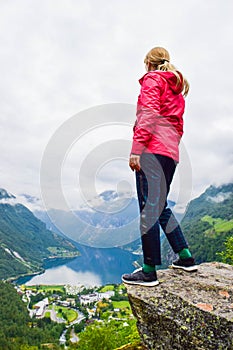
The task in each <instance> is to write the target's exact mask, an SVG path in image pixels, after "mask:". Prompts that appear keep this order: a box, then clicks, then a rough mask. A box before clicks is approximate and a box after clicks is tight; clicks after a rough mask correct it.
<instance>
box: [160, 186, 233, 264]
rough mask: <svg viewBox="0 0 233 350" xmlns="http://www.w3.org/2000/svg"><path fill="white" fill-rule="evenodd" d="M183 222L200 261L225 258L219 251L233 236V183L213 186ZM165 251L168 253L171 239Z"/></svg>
mask: <svg viewBox="0 0 233 350" xmlns="http://www.w3.org/2000/svg"><path fill="white" fill-rule="evenodd" d="M181 226H182V229H183V231H184V234H185V237H186V238H187V240H188V243H189V245H190V248H191V250H192V252H193V255H194V256H195V258H196V261H197V262H198V263H201V262H208V261H216V260H222V257H221V256H220V255H219V253H220V252H222V251H224V250H225V248H226V247H225V242H226V241H227V239H229V238H230V237H232V236H233V184H232V183H231V184H227V185H223V186H220V187H214V186H210V187H209V188H208V189H207V190H206V191H205V192H204V193H203V194H202V195H201V196H200V197H198V198H196V199H194V200H192V201H191V202H190V204H189V206H188V210H187V212H186V215H185V217H184V219H183V220H182V222H181ZM164 251H165V253H166V254H165V255H166V256H167V257H168V256H169V255H170V254H169V248H168V245H167V242H165V244H164Z"/></svg>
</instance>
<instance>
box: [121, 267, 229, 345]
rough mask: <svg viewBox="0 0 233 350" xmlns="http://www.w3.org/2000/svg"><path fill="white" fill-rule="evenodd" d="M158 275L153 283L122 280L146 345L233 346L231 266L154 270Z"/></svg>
mask: <svg viewBox="0 0 233 350" xmlns="http://www.w3.org/2000/svg"><path fill="white" fill-rule="evenodd" d="M158 278H159V281H160V284H159V285H158V286H156V287H141V286H132V285H126V287H127V291H128V296H129V301H130V304H131V307H132V310H133V313H134V316H135V317H136V318H137V321H138V330H139V333H140V335H141V338H142V342H143V344H144V345H145V346H146V348H147V349H148V350H149V349H153V350H155V349H161V350H165V349H166V350H170V349H171V350H178V349H179V350H181V349H190V350H207V349H208V350H218V349H219V350H221V349H222V350H233V266H230V265H226V264H223V263H203V264H201V265H199V269H198V271H197V272H192V273H187V272H184V271H181V270H173V269H168V270H159V271H158Z"/></svg>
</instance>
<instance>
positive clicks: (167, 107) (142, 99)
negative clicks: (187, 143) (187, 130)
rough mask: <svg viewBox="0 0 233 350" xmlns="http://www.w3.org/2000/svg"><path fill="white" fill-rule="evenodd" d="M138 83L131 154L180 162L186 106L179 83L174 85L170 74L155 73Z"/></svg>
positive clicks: (174, 80) (175, 79) (173, 78)
mask: <svg viewBox="0 0 233 350" xmlns="http://www.w3.org/2000/svg"><path fill="white" fill-rule="evenodd" d="M179 74H180V73H179ZM180 77H181V79H183V78H182V75H181V74H180ZM139 82H140V84H141V91H140V95H139V97H138V104H137V120H136V122H135V125H134V129H133V130H134V135H133V144H132V149H131V153H132V154H138V155H140V154H142V153H144V152H147V153H156V154H161V155H164V156H167V157H170V158H172V159H174V160H176V161H179V142H180V139H181V137H182V135H183V114H184V107H185V101H184V97H183V95H182V84H181V83H180V84H178V85H177V78H176V76H175V74H174V73H173V72H171V71H168V72H164V71H158V70H155V71H150V72H148V73H146V74H145V75H144V76H143V77H142V78H141V79H140V80H139Z"/></svg>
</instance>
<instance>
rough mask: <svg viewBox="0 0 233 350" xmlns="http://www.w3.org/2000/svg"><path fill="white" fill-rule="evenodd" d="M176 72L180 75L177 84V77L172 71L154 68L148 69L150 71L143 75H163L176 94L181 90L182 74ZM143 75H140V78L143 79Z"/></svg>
mask: <svg viewBox="0 0 233 350" xmlns="http://www.w3.org/2000/svg"><path fill="white" fill-rule="evenodd" d="M177 73H178V74H179V76H180V82H179V83H178V84H177V77H176V75H175V74H174V73H173V72H172V71H166V72H165V71H161V70H155V71H150V72H148V73H146V74H145V75H149V74H150V75H151V76H152V77H153V75H160V76H161V77H163V78H164V79H165V80H166V81H167V83H168V85H169V87H170V89H171V90H172V91H173V92H174V93H175V94H177V95H178V94H180V93H181V92H182V91H183V76H182V74H181V73H180V72H178V71H177ZM145 75H144V76H145ZM144 76H143V77H142V80H143V78H144ZM139 82H141V79H140V80H139Z"/></svg>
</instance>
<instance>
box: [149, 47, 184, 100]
mask: <svg viewBox="0 0 233 350" xmlns="http://www.w3.org/2000/svg"><path fill="white" fill-rule="evenodd" d="M144 63H145V64H148V63H150V64H151V65H152V67H153V68H154V69H155V70H161V71H172V72H173V73H174V74H175V76H176V78H177V85H179V84H182V91H183V95H184V96H187V95H188V92H189V83H188V81H187V80H186V79H185V78H184V77H183V76H182V74H181V73H180V72H178V71H177V69H176V67H175V66H174V65H173V64H171V63H170V55H169V52H168V51H167V50H166V49H164V48H163V47H154V48H153V49H151V50H150V51H149V52H148V54H147V55H146V57H145V59H144Z"/></svg>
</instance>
